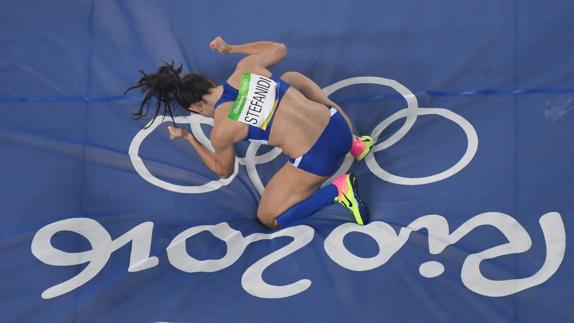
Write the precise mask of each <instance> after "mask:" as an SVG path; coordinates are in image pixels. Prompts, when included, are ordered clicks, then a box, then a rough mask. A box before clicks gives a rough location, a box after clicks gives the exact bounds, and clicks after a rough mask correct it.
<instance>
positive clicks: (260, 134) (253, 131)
mask: <svg viewBox="0 0 574 323" xmlns="http://www.w3.org/2000/svg"><path fill="white" fill-rule="evenodd" d="M270 79H272V80H273V81H275V82H277V109H279V104H280V103H281V99H283V96H284V95H285V92H287V89H288V88H289V84H288V83H287V82H285V81H283V80H281V79H280V78H277V77H273V76H271V77H270ZM237 95H239V90H237V89H236V88H234V87H233V86H231V85H230V84H229V83H227V82H225V83H223V94H221V97H220V98H219V100H217V102H216V103H215V109H217V107H219V106H220V105H221V104H223V103H226V102H233V101H235V99H237ZM275 112H277V111H275ZM273 119H275V114H274V115H273V116H272V117H271V120H270V121H269V125H268V126H267V129H266V130H263V129H261V128H258V127H255V126H252V125H247V126H248V130H247V137H246V138H245V139H243V140H250V141H259V142H264V143H267V141H268V140H269V134H270V133H271V128H272V127H273Z"/></svg>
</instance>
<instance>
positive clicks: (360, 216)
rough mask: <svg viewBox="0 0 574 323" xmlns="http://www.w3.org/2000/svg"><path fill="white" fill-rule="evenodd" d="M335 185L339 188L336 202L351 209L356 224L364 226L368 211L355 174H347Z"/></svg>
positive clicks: (337, 180)
mask: <svg viewBox="0 0 574 323" xmlns="http://www.w3.org/2000/svg"><path fill="white" fill-rule="evenodd" d="M333 184H334V185H335V186H337V190H338V191H339V195H338V196H337V197H336V198H335V202H338V203H340V204H341V205H343V206H345V207H346V208H347V209H349V210H350V211H351V212H352V213H353V216H354V217H355V222H357V223H358V224H360V225H364V224H366V223H367V220H368V216H369V215H368V209H367V206H366V205H365V203H364V202H363V200H362V199H361V197H360V196H359V190H358V185H357V178H356V177H355V175H353V174H345V175H341V176H339V177H337V178H336V179H335V180H334V181H333Z"/></svg>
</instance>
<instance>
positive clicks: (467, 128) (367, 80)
mask: <svg viewBox="0 0 574 323" xmlns="http://www.w3.org/2000/svg"><path fill="white" fill-rule="evenodd" d="M356 84H378V85H384V86H388V87H390V88H392V89H394V90H395V91H397V92H398V93H399V94H400V95H402V96H403V98H404V99H405V100H406V101H407V107H406V108H405V109H402V110H399V111H398V112H396V113H394V114H393V115H391V116H390V117H388V118H386V119H385V120H383V121H382V122H381V123H379V124H378V125H377V126H376V127H375V129H374V130H373V132H372V133H371V137H372V138H373V140H374V141H375V142H377V139H378V137H379V135H380V134H381V133H382V132H383V130H385V129H386V128H387V127H388V126H389V125H391V124H392V123H393V122H395V121H396V120H398V119H400V118H406V120H405V122H404V124H403V125H402V126H401V128H400V129H399V130H398V131H397V132H396V133H394V134H393V135H392V136H390V137H389V138H387V139H386V140H384V141H382V142H380V143H378V144H376V145H375V146H373V147H372V149H371V152H369V154H368V155H367V156H366V157H365V162H366V164H367V167H368V168H369V170H370V171H371V172H372V173H373V174H374V175H376V176H377V177H379V178H380V179H382V180H384V181H387V182H390V183H394V184H400V185H423V184H430V183H434V182H438V181H441V180H443V179H446V178H448V177H450V176H452V175H454V174H456V173H458V172H459V171H461V170H462V169H463V168H464V167H466V165H468V164H469V163H470V161H471V160H472V158H473V157H474V155H475V154H476V151H477V149H478V136H477V134H476V130H475V129H474V127H473V126H472V125H471V124H470V123H469V122H468V121H467V120H466V119H464V118H463V117H461V116H460V115H458V114H456V113H454V112H452V111H450V110H447V109H440V108H423V107H419V106H418V102H417V98H416V96H415V95H414V94H413V93H412V92H411V91H410V90H409V89H408V88H406V87H405V86H404V85H402V84H400V83H399V82H397V81H395V80H391V79H386V78H382V77H374V76H362V77H352V78H349V79H345V80H342V81H339V82H336V83H334V84H331V85H329V86H327V87H326V88H324V89H323V91H324V92H325V94H326V95H327V96H329V95H331V94H332V93H334V92H336V91H338V90H340V89H342V88H345V87H347V86H351V85H356ZM432 114H434V115H440V116H442V117H444V118H446V119H448V120H450V121H452V122H454V123H456V124H457V125H458V126H459V127H461V128H462V130H463V131H464V133H465V135H466V140H467V148H466V152H465V153H464V155H463V156H462V157H461V158H460V160H459V161H458V162H456V163H455V164H454V165H453V166H452V167H450V168H449V169H447V170H445V171H443V172H441V173H438V174H434V175H431V176H426V177H402V176H397V175H394V174H391V173H389V172H388V171H386V170H384V169H383V168H381V166H380V165H379V164H378V163H377V161H376V159H375V156H374V153H375V152H378V151H381V150H384V149H387V148H389V147H391V146H392V145H394V144H395V143H397V141H399V140H401V139H402V138H403V137H404V136H405V135H406V134H407V132H408V131H409V130H410V129H411V128H412V127H413V125H414V123H415V121H416V119H417V117H418V116H419V115H432ZM169 121H171V119H160V118H156V120H155V121H154V122H153V123H152V124H151V125H149V127H148V128H147V129H142V130H140V131H139V132H138V133H137V134H136V136H135V137H134V139H133V140H132V142H131V144H130V147H129V155H130V159H131V162H132V164H133V166H134V168H135V170H136V172H137V173H138V174H139V175H140V176H141V177H142V178H143V179H145V180H146V181H148V182H149V183H151V184H153V185H156V186H159V187H161V188H163V189H166V190H168V191H172V192H178V193H188V194H197V193H206V192H211V191H215V190H217V189H219V188H221V187H222V186H225V185H227V184H229V183H230V182H231V181H232V180H233V179H234V178H235V176H237V173H238V170H239V164H241V165H245V167H246V170H247V174H248V176H249V178H250V179H251V182H252V183H253V185H254V186H255V188H256V189H257V191H258V192H259V194H262V192H263V189H264V185H263V183H262V182H261V177H260V176H259V173H258V172H257V168H256V167H257V165H259V164H265V163H268V162H270V161H272V160H273V159H275V158H276V157H277V156H279V155H280V154H281V149H279V148H277V147H274V148H273V149H272V150H271V151H269V152H267V153H265V154H263V155H257V151H258V150H259V148H260V147H261V143H250V144H249V146H248V148H247V152H246V154H245V157H244V158H240V157H236V158H235V170H234V172H233V174H232V175H231V176H230V177H229V178H226V179H220V180H214V181H210V182H207V183H205V184H203V185H194V186H184V185H176V184H172V183H169V182H166V181H163V180H161V179H159V178H157V177H156V176H154V175H153V174H151V173H150V172H149V170H148V169H147V167H146V166H145V164H144V162H143V160H142V159H141V158H140V157H139V149H140V146H141V143H142V142H143V140H144V139H145V138H146V137H147V136H148V135H149V134H150V133H152V132H153V131H154V130H155V129H156V128H157V127H158V126H159V125H160V124H162V123H164V122H169ZM175 122H176V123H188V124H189V125H190V127H191V131H192V133H193V135H194V136H195V138H197V140H199V142H201V143H202V144H203V145H204V146H205V147H207V148H208V149H210V150H211V151H213V146H212V145H211V142H210V140H209V138H207V136H206V135H205V133H204V132H203V130H202V129H201V124H208V125H213V119H210V118H206V117H203V116H200V115H197V114H192V115H189V116H185V117H176V118H175ZM353 161H354V158H353V156H351V155H350V154H349V155H347V157H346V158H345V161H344V162H343V164H342V165H341V167H340V168H339V170H338V171H337V172H336V173H335V174H334V175H333V176H332V177H331V178H330V179H329V180H327V181H326V182H325V184H327V183H329V182H330V181H331V179H333V178H335V177H336V176H338V175H340V174H343V173H345V172H347V171H348V170H349V168H350V167H351V165H352V163H353Z"/></svg>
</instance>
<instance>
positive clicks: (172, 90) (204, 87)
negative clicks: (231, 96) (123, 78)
mask: <svg viewBox="0 0 574 323" xmlns="http://www.w3.org/2000/svg"><path fill="white" fill-rule="evenodd" d="M181 71H182V66H181V65H180V66H179V67H177V68H176V67H175V66H174V63H173V62H172V63H171V64H168V63H165V62H164V65H162V66H161V67H160V68H159V69H158V70H157V72H155V73H153V74H146V73H145V72H144V71H140V73H141V74H142V78H140V80H139V81H138V84H136V85H134V86H132V87H130V88H128V89H127V90H126V91H125V92H124V94H126V93H128V92H129V91H131V90H133V89H140V91H141V92H142V93H144V94H145V96H144V98H143V100H142V102H141V105H140V108H139V110H138V111H136V112H133V113H132V114H133V117H134V119H136V120H138V119H141V118H143V117H145V116H147V114H148V112H149V109H150V105H151V104H152V102H153V101H155V112H154V116H153V120H152V122H150V123H149V125H151V124H152V123H153V121H154V120H155V119H156V118H157V116H158V115H159V114H160V112H161V114H162V115H164V116H165V115H166V114H169V115H170V116H171V119H172V121H173V123H174V124H175V119H174V117H173V114H174V112H175V109H176V106H177V105H179V106H180V107H181V108H183V109H185V110H187V111H190V110H189V109H188V107H189V106H190V105H192V104H194V103H197V102H200V101H201V100H202V97H203V96H204V95H205V94H207V93H209V90H210V89H212V88H214V87H215V86H216V85H215V82H214V81H212V80H210V79H208V78H206V77H204V76H202V75H199V74H193V73H190V74H187V75H185V76H184V77H183V78H182V77H180V74H181ZM154 99H155V100H154ZM162 107H163V111H161V110H162Z"/></svg>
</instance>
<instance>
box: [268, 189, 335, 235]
mask: <svg viewBox="0 0 574 323" xmlns="http://www.w3.org/2000/svg"><path fill="white" fill-rule="evenodd" d="M338 195H339V190H338V189H337V186H335V185H333V184H329V185H327V186H325V187H323V188H321V189H319V190H318V191H317V192H315V194H313V195H311V196H309V197H308V198H307V199H305V200H303V201H301V202H299V203H297V204H295V205H293V206H292V207H290V208H289V209H288V210H287V211H285V212H283V213H282V214H281V215H280V216H278V217H277V218H276V220H277V223H278V224H279V225H280V226H282V227H285V226H288V225H290V224H291V223H293V222H295V221H298V220H301V219H303V218H306V217H308V216H309V215H311V214H313V213H315V212H316V211H318V210H319V209H321V208H322V207H324V206H325V205H328V204H331V203H333V202H334V200H335V197H337V196H338Z"/></svg>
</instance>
